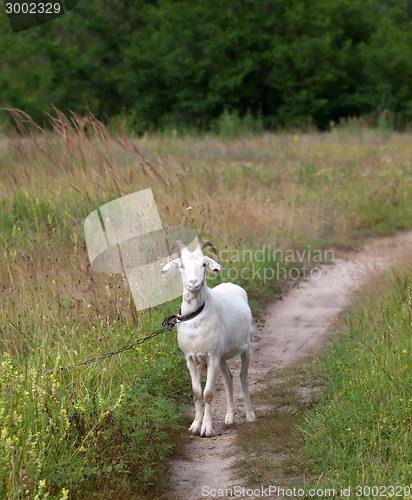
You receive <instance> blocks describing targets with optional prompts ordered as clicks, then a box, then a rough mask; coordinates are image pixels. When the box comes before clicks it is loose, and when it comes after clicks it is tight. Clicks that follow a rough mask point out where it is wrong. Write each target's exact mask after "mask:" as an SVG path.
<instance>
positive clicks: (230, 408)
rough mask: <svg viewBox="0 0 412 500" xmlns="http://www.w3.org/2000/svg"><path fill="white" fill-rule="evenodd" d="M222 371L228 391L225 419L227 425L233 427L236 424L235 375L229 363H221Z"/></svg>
mask: <svg viewBox="0 0 412 500" xmlns="http://www.w3.org/2000/svg"><path fill="white" fill-rule="evenodd" d="M220 370H221V372H222V375H223V381H224V383H225V389H226V401H227V413H226V418H225V424H226V425H232V424H234V423H235V413H236V407H235V398H234V397H233V375H232V373H231V371H230V368H229V366H228V364H227V361H223V360H222V361H221V362H220Z"/></svg>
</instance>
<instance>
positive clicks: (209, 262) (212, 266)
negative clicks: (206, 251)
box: [205, 257, 220, 271]
mask: <svg viewBox="0 0 412 500" xmlns="http://www.w3.org/2000/svg"><path fill="white" fill-rule="evenodd" d="M205 262H206V265H207V267H208V268H209V269H210V270H211V271H220V264H218V263H217V262H216V261H215V260H213V259H211V258H210V257H205Z"/></svg>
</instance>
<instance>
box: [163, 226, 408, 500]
mask: <svg viewBox="0 0 412 500" xmlns="http://www.w3.org/2000/svg"><path fill="white" fill-rule="evenodd" d="M411 245H412V232H405V233H400V234H398V235H396V236H394V237H385V238H381V239H375V240H369V241H366V242H365V243H364V244H363V246H362V248H361V249H360V250H359V251H357V252H347V253H345V255H344V256H342V255H341V256H340V257H339V258H337V259H335V262H334V263H333V264H330V265H322V266H321V272H320V273H319V274H318V275H316V278H317V279H310V280H308V281H303V282H302V281H301V282H299V284H298V285H297V286H296V287H294V288H292V289H291V290H290V291H289V292H288V293H287V294H286V295H285V296H284V298H283V300H280V301H278V302H276V303H274V304H271V305H270V306H269V307H268V308H267V310H266V311H265V313H264V315H263V321H262V323H261V326H260V327H259V329H258V330H257V332H256V333H255V335H254V338H253V356H252V362H251V366H250V372H249V373H250V388H251V394H252V404H253V393H254V392H257V391H259V390H261V389H262V388H264V386H265V384H266V383H267V376H268V373H269V372H270V371H273V369H279V370H282V369H283V368H285V367H288V366H290V365H292V364H295V363H298V362H300V361H302V360H303V359H305V358H306V357H308V356H310V355H313V354H315V353H317V352H319V351H320V350H321V349H323V348H324V347H325V346H327V344H328V342H329V336H330V332H331V329H330V327H331V323H332V321H333V320H334V319H335V318H336V316H337V315H338V314H339V313H341V312H342V311H343V310H344V309H345V308H346V307H348V305H349V304H350V302H351V295H352V293H353V291H355V290H356V289H357V288H359V287H360V286H361V285H362V284H363V283H365V282H366V281H367V279H368V278H369V277H370V276H371V275H372V274H374V273H376V272H379V271H382V270H385V269H388V268H390V266H391V265H392V264H393V263H394V262H396V261H398V260H400V259H401V258H402V256H403V254H404V253H405V251H406V250H407V249H408V248H411ZM230 366H231V368H232V372H233V373H234V382H235V396H236V404H237V409H238V413H237V415H236V425H234V426H231V427H228V426H226V425H225V423H224V417H225V414H226V399H225V391H224V387H223V380H222V378H221V377H219V380H218V383H217V386H216V392H215V398H214V410H213V415H214V421H213V425H214V429H215V431H216V433H217V435H216V436H215V437H213V438H200V437H198V436H194V437H191V438H190V440H188V442H187V444H186V445H185V446H184V447H183V450H181V452H180V453H179V454H178V455H177V456H175V457H174V458H173V459H172V460H171V462H170V491H169V492H168V494H167V498H174V499H184V500H197V499H200V498H205V496H204V495H203V496H202V488H203V487H205V489H204V490H203V491H204V492H206V488H208V489H211V488H229V487H230V486H233V485H242V484H243V480H242V478H241V477H238V476H237V475H236V470H235V469H234V468H233V467H232V466H233V464H234V463H235V461H236V459H237V456H238V451H237V448H236V446H235V444H234V441H235V437H236V433H237V428H238V426H239V425H242V423H243V422H245V416H244V412H243V402H242V397H241V388H240V381H239V362H238V361H237V360H233V361H232V362H231V363H230ZM254 410H255V413H256V415H257V417H258V418H259V417H261V416H263V415H265V414H266V413H267V412H269V411H273V409H270V408H268V407H267V406H266V407H263V406H261V407H259V406H256V405H254ZM190 412H191V413H192V412H193V409H192V408H191V409H190ZM252 425H253V424H252ZM188 433H189V431H188Z"/></svg>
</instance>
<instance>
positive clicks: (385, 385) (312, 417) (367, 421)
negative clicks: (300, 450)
mask: <svg viewBox="0 0 412 500" xmlns="http://www.w3.org/2000/svg"><path fill="white" fill-rule="evenodd" d="M409 262H411V261H409ZM410 273H411V265H410V263H409V266H408V267H407V268H406V269H405V268H404V269H402V270H401V271H397V272H393V273H392V275H388V276H386V278H385V280H384V281H382V278H381V279H380V280H379V281H378V280H375V281H374V283H373V284H372V285H371V287H370V290H369V292H368V293H367V294H365V292H363V294H362V298H360V297H359V303H358V304H357V305H356V306H354V308H353V309H352V310H351V311H350V312H349V313H348V315H347V317H346V319H345V322H344V324H343V325H342V326H341V333H340V335H339V336H338V337H336V338H335V340H334V342H333V347H332V348H331V349H330V350H328V352H327V354H326V356H324V357H323V358H322V362H321V363H319V365H318V369H319V371H320V376H321V377H322V378H323V379H324V380H325V379H326V381H327V387H328V389H327V391H328V393H327V395H326V398H324V400H323V402H322V403H321V404H320V405H319V406H317V407H316V408H314V409H312V411H310V412H309V413H308V415H307V417H306V421H305V423H304V425H303V431H304V432H303V437H304V440H305V455H306V458H307V460H308V464H309V467H308V468H309V470H310V473H311V476H312V480H313V481H316V483H317V484H318V485H319V486H321V485H325V486H327V487H335V488H336V489H337V490H338V491H340V488H341V487H342V486H343V487H345V488H347V487H351V490H352V494H353V496H355V495H356V491H357V490H356V487H364V486H376V487H379V488H378V490H377V491H378V493H376V488H375V490H374V491H375V493H373V491H372V492H371V491H369V490H367V491H366V490H365V491H362V490H360V489H359V492H360V493H361V495H357V496H358V497H361V498H370V497H374V496H376V497H377V496H379V494H380V493H381V494H380V496H384V497H385V498H390V497H391V496H390V495H391V494H392V496H393V497H395V496H400V497H401V498H409V496H408V495H410V493H411V490H410V489H411V479H412V465H411V464H412V452H411V430H412V421H411V412H412V376H411V369H410V367H411V365H412V350H411V343H412V341H411V339H412V281H411V278H410ZM307 470H308V469H307ZM389 486H394V487H398V489H397V490H396V491H391V490H390V488H389ZM405 486H406V488H407V490H403V487H405ZM385 488H386V489H385ZM395 493H397V494H395ZM404 495H405V496H404Z"/></svg>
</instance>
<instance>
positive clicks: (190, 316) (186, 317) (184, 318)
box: [176, 302, 206, 323]
mask: <svg viewBox="0 0 412 500" xmlns="http://www.w3.org/2000/svg"><path fill="white" fill-rule="evenodd" d="M205 304H206V302H203V304H202V305H201V306H200V307H199V308H198V309H196V311H193V312H191V313H189V314H184V315H183V316H182V308H180V309H179V314H178V315H177V318H176V319H177V322H178V323H181V322H182V321H189V319H193V318H196V316H198V315H199V314H200V313H201V312H202V311H203V309H204V308H205Z"/></svg>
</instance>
